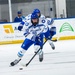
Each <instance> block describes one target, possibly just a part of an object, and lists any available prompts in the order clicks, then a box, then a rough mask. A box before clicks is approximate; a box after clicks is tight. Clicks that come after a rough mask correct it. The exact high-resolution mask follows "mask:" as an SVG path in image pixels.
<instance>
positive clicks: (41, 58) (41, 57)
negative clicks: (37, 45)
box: [39, 51, 43, 62]
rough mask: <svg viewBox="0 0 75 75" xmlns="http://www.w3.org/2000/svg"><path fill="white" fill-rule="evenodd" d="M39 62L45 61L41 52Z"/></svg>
mask: <svg viewBox="0 0 75 75" xmlns="http://www.w3.org/2000/svg"><path fill="white" fill-rule="evenodd" d="M39 61H40V62H42V61H43V51H41V52H40V53H39Z"/></svg>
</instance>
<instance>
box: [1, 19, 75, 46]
mask: <svg viewBox="0 0 75 75" xmlns="http://www.w3.org/2000/svg"><path fill="white" fill-rule="evenodd" d="M18 25H19V23H1V24H0V36H1V38H0V45H1V44H16V43H22V42H23V40H24V39H25V37H24V36H23V31H18V29H17V27H18ZM53 25H54V26H56V35H55V36H54V37H53V40H55V39H58V40H71V39H75V18H65V19H55V20H54V23H53Z"/></svg>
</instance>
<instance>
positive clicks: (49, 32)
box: [33, 9, 56, 50]
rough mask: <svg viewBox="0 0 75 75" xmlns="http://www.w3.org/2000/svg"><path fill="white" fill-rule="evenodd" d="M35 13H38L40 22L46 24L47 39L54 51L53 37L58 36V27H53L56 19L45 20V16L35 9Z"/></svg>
mask: <svg viewBox="0 0 75 75" xmlns="http://www.w3.org/2000/svg"><path fill="white" fill-rule="evenodd" d="M33 12H34V13H37V15H38V16H39V20H41V22H42V23H46V24H44V25H46V26H45V27H46V29H47V32H46V33H44V35H45V39H47V40H48V42H49V44H50V45H51V47H52V49H53V50H54V49H55V46H54V44H53V42H52V41H51V39H52V37H53V36H54V35H55V34H56V27H55V26H53V25H52V24H53V23H54V19H52V18H45V16H44V15H42V14H41V12H40V10H39V9H34V11H33Z"/></svg>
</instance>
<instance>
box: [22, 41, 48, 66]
mask: <svg viewBox="0 0 75 75" xmlns="http://www.w3.org/2000/svg"><path fill="white" fill-rule="evenodd" d="M46 42H47V40H46V41H45V42H44V43H43V45H44V44H45V43H46ZM40 49H41V48H39V50H38V51H37V52H36V53H35V54H34V55H33V56H32V58H31V59H30V60H29V61H28V63H26V64H25V65H22V66H26V67H27V66H28V65H29V64H30V62H31V61H32V60H33V59H34V57H35V56H36V55H37V53H38V52H39V51H40Z"/></svg>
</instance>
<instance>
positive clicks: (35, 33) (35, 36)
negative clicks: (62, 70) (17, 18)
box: [10, 13, 45, 66]
mask: <svg viewBox="0 0 75 75" xmlns="http://www.w3.org/2000/svg"><path fill="white" fill-rule="evenodd" d="M29 21H30V22H29ZM44 28H45V26H44V25H42V24H39V18H38V15H37V14H35V13H32V15H31V20H28V21H27V22H26V21H25V23H24V25H22V24H20V25H19V26H18V30H20V31H21V30H24V32H25V33H24V36H25V37H26V38H25V40H24V42H23V44H22V45H21V50H20V51H19V52H18V54H17V56H18V57H17V59H15V60H14V61H13V62H11V63H10V65H11V66H14V65H16V64H17V63H19V61H20V60H21V59H22V57H23V56H24V53H25V52H26V51H27V50H28V48H29V47H30V46H31V45H32V44H34V48H35V52H37V51H38V49H39V48H41V49H40V51H39V53H38V54H39V61H40V62H41V61H42V60H43V51H42V47H43V31H44Z"/></svg>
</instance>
